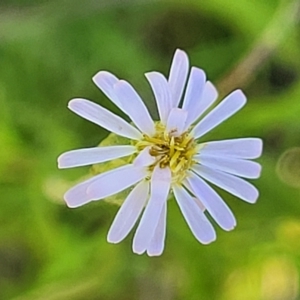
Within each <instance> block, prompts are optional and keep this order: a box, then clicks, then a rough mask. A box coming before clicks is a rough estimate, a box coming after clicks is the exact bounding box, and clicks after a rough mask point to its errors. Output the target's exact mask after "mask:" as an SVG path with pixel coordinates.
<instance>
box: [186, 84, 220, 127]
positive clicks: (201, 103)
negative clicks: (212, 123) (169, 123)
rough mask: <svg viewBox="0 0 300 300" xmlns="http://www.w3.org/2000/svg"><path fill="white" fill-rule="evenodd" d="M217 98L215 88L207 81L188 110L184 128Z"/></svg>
mask: <svg viewBox="0 0 300 300" xmlns="http://www.w3.org/2000/svg"><path fill="white" fill-rule="evenodd" d="M217 98H218V91H217V89H216V88H215V86H214V85H213V84H212V83H211V82H210V81H207V82H206V83H205V86H204V89H203V93H202V95H201V98H200V99H199V100H198V102H197V105H195V107H194V108H193V109H192V111H191V113H190V112H189V117H188V120H187V122H186V129H187V128H188V127H189V126H190V125H191V124H192V123H194V122H195V121H196V120H197V119H199V118H200V117H201V115H202V114H203V113H204V112H205V111H206V110H207V109H208V108H209V107H210V106H211V105H212V104H213V103H214V102H215V101H216V100H217Z"/></svg>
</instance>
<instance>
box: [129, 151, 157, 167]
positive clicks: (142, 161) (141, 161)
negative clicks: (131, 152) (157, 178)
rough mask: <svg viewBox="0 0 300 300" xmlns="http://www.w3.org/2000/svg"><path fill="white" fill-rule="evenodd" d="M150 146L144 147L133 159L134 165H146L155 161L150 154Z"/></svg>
mask: <svg viewBox="0 0 300 300" xmlns="http://www.w3.org/2000/svg"><path fill="white" fill-rule="evenodd" d="M149 151H150V147H145V148H144V149H143V150H142V151H141V152H140V153H139V155H138V156H137V157H136V158H135V160H134V161H133V165H134V166H135V167H146V166H150V165H152V164H154V163H155V160H156V159H155V157H154V156H152V155H150V152H149Z"/></svg>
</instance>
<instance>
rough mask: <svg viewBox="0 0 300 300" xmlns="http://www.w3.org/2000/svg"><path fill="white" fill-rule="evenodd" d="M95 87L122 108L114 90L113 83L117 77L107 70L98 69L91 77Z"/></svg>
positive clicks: (116, 80)
mask: <svg viewBox="0 0 300 300" xmlns="http://www.w3.org/2000/svg"><path fill="white" fill-rule="evenodd" d="M93 81H94V83H95V84H96V85H97V87H98V88H99V89H100V90H101V91H102V92H103V93H104V94H105V95H106V96H107V97H108V98H109V99H110V100H111V101H112V102H113V103H114V104H115V105H117V106H118V107H119V108H120V109H122V107H121V104H120V102H119V99H118V97H117V95H116V94H115V91H114V85H115V84H116V83H117V82H118V81H119V79H118V78H117V77H116V76H115V75H113V74H111V73H110V72H107V71H100V72H98V73H97V74H96V75H95V76H94V77H93Z"/></svg>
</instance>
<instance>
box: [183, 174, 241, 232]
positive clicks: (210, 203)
mask: <svg viewBox="0 0 300 300" xmlns="http://www.w3.org/2000/svg"><path fill="white" fill-rule="evenodd" d="M188 175H189V177H187V179H186V182H187V183H188V184H186V183H184V185H185V186H186V187H187V188H188V189H189V190H190V191H191V192H192V193H193V194H194V195H195V196H196V197H197V198H199V199H200V200H201V202H202V203H203V205H204V206H205V208H206V209H207V211H208V212H209V213H210V215H211V216H212V217H213V218H214V220H215V221H216V222H217V223H218V224H219V225H220V227H221V228H223V229H224V230H232V229H233V228H234V227H235V225H236V220H235V217H234V215H233V214H232V212H231V210H230V209H229V207H228V206H227V205H226V203H225V202H224V201H223V199H222V198H221V197H220V196H219V195H218V194H217V193H216V192H215V191H214V190H213V189H212V188H211V187H210V186H209V185H208V184H207V183H206V182H205V181H204V180H202V179H201V178H200V177H198V176H197V175H196V174H193V173H191V172H189V173H188Z"/></svg>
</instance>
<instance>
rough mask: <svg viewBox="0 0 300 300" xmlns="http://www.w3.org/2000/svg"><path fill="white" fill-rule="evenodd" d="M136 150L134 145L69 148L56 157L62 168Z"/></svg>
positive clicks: (125, 154)
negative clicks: (69, 149)
mask: <svg viewBox="0 0 300 300" xmlns="http://www.w3.org/2000/svg"><path fill="white" fill-rule="evenodd" d="M136 151H137V150H136V147H134V146H111V147H95V148H86V149H77V150H71V151H68V152H65V153H63V154H62V155H60V156H59V157H58V167H59V168H61V169H63V168H73V167H79V166H87V165H93V164H97V163H101V162H105V161H109V160H112V159H116V158H119V157H123V156H127V155H131V154H133V153H134V152H136Z"/></svg>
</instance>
